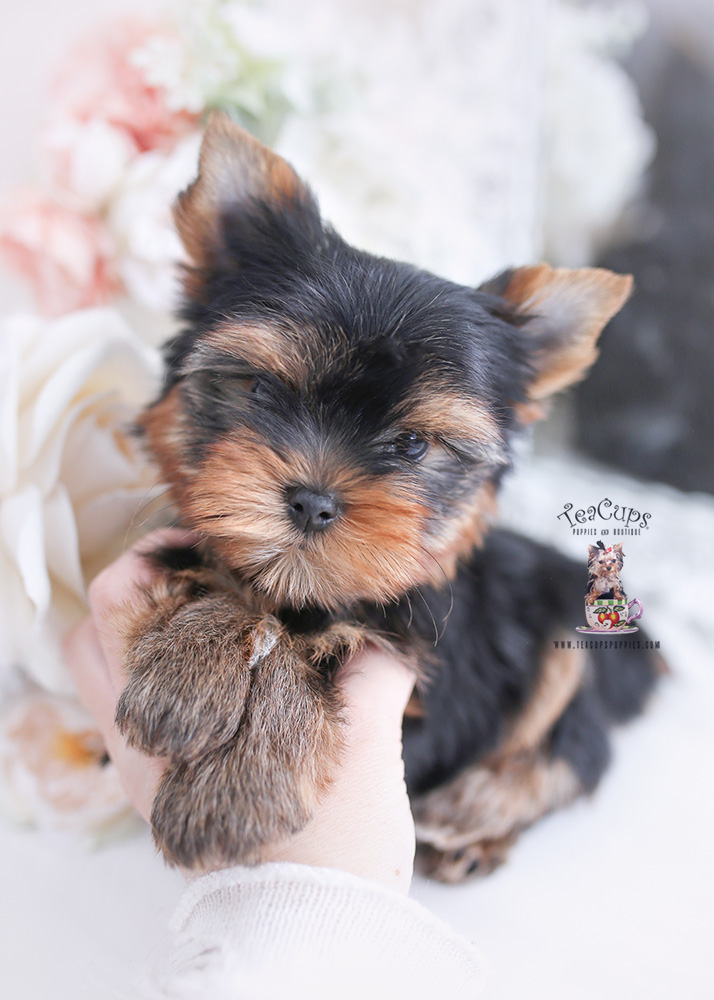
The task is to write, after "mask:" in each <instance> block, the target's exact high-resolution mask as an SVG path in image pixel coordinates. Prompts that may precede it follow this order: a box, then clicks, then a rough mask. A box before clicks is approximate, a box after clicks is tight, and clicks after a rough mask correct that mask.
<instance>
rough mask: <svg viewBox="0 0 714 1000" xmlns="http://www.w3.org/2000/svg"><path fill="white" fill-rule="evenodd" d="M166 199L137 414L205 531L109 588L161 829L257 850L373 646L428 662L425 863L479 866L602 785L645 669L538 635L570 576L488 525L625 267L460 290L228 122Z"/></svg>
mask: <svg viewBox="0 0 714 1000" xmlns="http://www.w3.org/2000/svg"><path fill="white" fill-rule="evenodd" d="M175 218H176V223H177V226H178V230H179V233H180V235H181V237H182V239H183V242H184V245H185V247H186V250H187V253H188V255H189V257H190V260H191V266H190V267H189V268H187V270H186V274H185V304H184V307H183V318H184V320H185V326H184V329H183V332H182V333H181V334H180V335H179V336H177V337H176V338H175V339H174V340H173V341H172V342H170V343H169V344H168V345H167V347H166V352H165V357H166V375H165V383H164V386H163V389H162V391H161V394H160V396H159V398H158V399H157V400H156V401H155V402H154V403H153V405H151V406H150V407H149V408H148V409H147V410H146V412H145V413H144V414H143V415H142V417H141V419H140V433H141V434H142V435H143V437H144V440H145V442H146V446H147V448H148V450H149V452H150V453H151V455H152V456H153V457H154V459H155V460H156V462H157V463H158V465H159V468H160V469H161V472H162V474H163V476H164V477H165V480H166V482H167V484H168V485H169V487H170V491H171V495H172V497H173V499H174V501H175V503H176V505H177V506H178V509H179V511H180V515H181V521H182V523H183V524H184V525H186V526H188V527H190V528H192V529H193V530H195V531H197V532H198V533H199V534H200V535H201V537H202V539H203V541H202V542H201V543H200V544H199V545H198V546H197V547H195V548H192V549H174V550H166V551H161V552H156V553H153V558H154V559H155V560H156V561H157V562H158V563H159V564H160V565H161V566H162V567H163V569H164V572H163V574H162V575H161V576H160V578H159V579H158V582H156V583H155V584H154V585H153V586H152V587H151V589H150V590H149V591H148V592H147V593H146V594H145V595H144V596H143V599H142V600H141V601H140V602H139V604H138V605H136V606H133V607H125V608H123V609H121V621H122V627H123V629H124V635H125V638H126V656H125V662H126V669H127V672H128V675H129V681H128V684H127V686H126V688H125V690H124V692H123V693H122V696H121V698H120V701H119V705H118V712H117V722H118V725H119V727H120V728H121V730H122V731H123V732H124V733H125V734H126V736H127V738H128V740H129V742H130V743H131V744H132V745H134V746H136V747H138V748H139V749H141V750H143V751H145V752H147V753H149V754H155V755H159V756H162V757H164V758H166V760H167V762H168V766H167V770H166V772H165V776H164V778H163V780H162V783H161V786H160V788H159V791H158V794H157V796H156V800H155V802H154V807H153V815H152V825H153V831H154V836H155V840H156V843H157V844H158V846H159V847H160V849H161V850H162V851H163V852H164V854H165V856H166V857H167V858H168V859H169V860H170V861H171V862H174V863H180V864H181V865H183V866H185V867H187V868H191V867H192V866H196V865H198V864H199V863H200V864H201V865H204V866H205V865H219V864H226V863H238V862H252V861H255V860H257V859H259V858H260V854H261V849H262V848H263V846H264V845H265V844H266V843H270V842H272V841H276V840H279V839H283V838H285V837H287V836H289V835H290V834H293V833H295V832H296V831H298V830H299V829H300V828H301V827H302V826H304V824H305V823H306V822H307V820H308V819H309V817H310V815H311V814H312V812H313V810H314V808H315V805H316V803H317V801H318V799H319V796H320V794H321V792H322V790H323V789H324V788H325V786H326V784H327V783H328V782H329V781H330V780H331V777H332V775H333V774H334V773H335V769H336V768H337V767H338V765H339V759H340V748H341V728H342V718H341V705H340V700H339V697H338V695H337V692H336V689H335V687H334V684H333V677H334V673H335V670H336V668H337V667H338V666H339V664H340V663H341V662H342V661H343V660H344V658H345V657H347V656H349V655H351V654H352V653H354V652H355V651H356V650H357V649H359V648H360V647H361V646H362V645H363V644H364V643H366V642H372V643H376V644H378V645H380V646H382V647H385V648H389V649H391V650H392V651H394V652H395V653H396V654H397V655H398V656H400V657H402V658H403V659H404V660H405V661H407V662H409V663H410V664H411V665H412V666H413V667H414V668H415V670H416V671H417V673H418V676H419V677H420V678H421V681H420V684H419V686H418V694H417V696H416V697H415V699H414V703H413V705H412V707H411V711H410V712H409V713H408V718H407V719H406V721H405V725H404V755H405V764H406V774H407V782H408V786H409V789H410V792H411V794H412V796H413V806H414V812H415V816H416V820H417V825H418V832H419V836H420V839H421V841H422V844H423V845H425V846H424V848H423V853H424V861H425V863H426V864H427V865H428V866H429V867H430V869H431V870H432V871H433V872H434V873H435V874H436V875H438V876H439V877H441V878H444V879H447V880H457V879H460V878H462V877H463V876H464V875H466V874H468V873H470V872H473V871H476V870H479V871H487V870H489V869H490V868H492V867H493V866H494V865H495V864H497V863H498V862H499V861H501V860H502V859H503V857H504V856H505V852H506V850H507V848H508V846H509V845H510V844H511V843H512V841H513V840H514V838H515V836H516V835H517V834H518V832H519V831H520V830H522V829H523V828H524V827H526V826H528V825H529V824H531V823H532V822H533V821H534V820H536V819H537V818H538V817H539V816H540V815H542V814H543V813H545V812H547V811H548V810H550V809H553V808H554V807H556V806H558V805H561V804H562V803H564V802H567V801H569V800H570V799H572V798H574V797H575V796H576V795H577V794H578V793H579V792H581V791H583V790H587V789H591V788H593V787H594V785H595V784H596V783H597V781H598V779H599V777H600V775H601V773H602V771H603V770H604V768H605V766H606V763H607V758H608V736H607V729H608V726H609V724H610V723H611V722H612V721H613V720H616V719H624V718H627V717H628V716H631V715H633V714H635V713H636V712H637V711H639V709H640V707H641V705H642V703H643V700H644V698H645V695H646V693H647V691H648V690H649V688H650V687H651V684H652V682H653V679H654V675H655V671H654V667H653V664H652V662H651V661H650V660H649V658H648V656H647V655H646V654H644V653H643V654H640V653H639V652H631V651H617V652H616V651H611V650H608V651H607V653H604V652H603V653H597V654H596V653H593V654H592V655H589V654H586V653H585V652H583V651H580V650H577V651H576V650H575V649H555V647H554V643H553V641H552V640H553V639H554V638H556V637H562V636H563V635H568V634H569V633H568V631H567V630H568V629H569V628H570V627H574V626H575V625H576V624H578V623H579V620H580V614H581V612H582V603H581V602H582V591H581V583H580V574H581V572H582V571H581V569H580V567H579V566H577V564H572V563H570V562H569V561H568V560H566V559H564V558H562V557H561V556H560V555H558V554H557V553H555V552H552V551H549V550H547V549H544V548H542V547H541V546H538V545H536V544H534V543H532V542H529V541H526V540H525V539H522V538H518V537H517V536H514V535H511V534H507V533H503V532H496V531H494V532H491V533H490V534H487V531H488V527H489V523H490V521H491V519H492V516H493V511H494V498H495V494H496V491H497V488H498V485H499V482H500V480H501V478H502V476H503V474H504V472H505V471H506V470H507V469H508V467H509V463H510V455H511V446H512V442H513V440H514V438H515V436H516V435H517V434H519V432H520V431H521V429H522V427H523V426H524V425H526V424H528V423H530V422H531V421H533V420H535V419H537V418H538V417H540V416H542V415H543V413H544V406H545V403H546V401H547V399H548V397H549V396H551V395H552V394H553V393H555V392H557V391H558V390H560V389H563V388H565V387H566V386H568V385H570V384H571V383H572V382H574V381H576V380H577V379H579V378H581V377H582V376H583V374H584V373H585V371H586V369H587V368H588V367H589V366H590V364H591V363H592V362H593V360H594V359H595V357H596V347H595V343H596V340H597V337H598V335H599V332H600V330H601V329H602V327H603V325H604V324H605V323H606V322H607V320H608V319H609V318H610V317H611V316H612V315H613V314H614V313H615V312H616V311H617V310H618V309H619V308H620V307H621V305H622V304H623V302H624V301H625V299H626V298H627V296H628V294H629V291H630V279H629V278H627V277H621V276H617V275H615V274H611V273H609V272H607V271H602V270H590V269H585V270H576V271H567V270H552V269H551V268H550V267H548V266H546V265H540V266H537V267H524V268H519V269H517V270H512V271H507V272H506V273H504V274H501V275H500V276H499V277H497V278H495V279H494V280H492V281H490V282H488V283H487V284H486V285H484V286H482V287H481V288H479V289H474V288H468V287H463V286H460V285H457V284H453V283H452V282H450V281H446V280H444V279H442V278H438V277H435V276H434V275H432V274H428V273H426V272H424V271H420V270H418V269H417V268H415V267H411V266H409V265H407V264H401V263H395V262H394V261H391V260H383V259H380V258H377V257H374V256H371V255H370V254H367V253H363V252H361V251H359V250H355V249H353V248H352V247H350V246H348V245H347V244H346V243H345V242H344V241H343V240H342V239H341V238H340V237H339V236H338V235H337V234H336V233H335V232H334V231H333V230H332V229H330V228H329V227H328V226H326V225H325V224H324V223H323V221H322V220H321V218H320V214H319V211H318V207H317V204H316V202H315V199H314V198H313V196H312V194H311V193H310V191H309V189H308V188H307V187H306V186H305V185H304V184H303V182H302V181H301V180H300V179H299V178H298V176H297V175H296V174H295V172H294V171H293V170H292V168H291V167H290V166H289V165H288V164H287V163H286V162H285V161H284V160H282V159H281V158H280V157H278V156H276V155H275V154H274V153H272V152H271V151H269V150H268V149H266V148H265V147H263V146H262V145H260V143H258V142H257V141H256V140H255V139H253V138H252V137H251V136H250V135H248V134H247V133H246V132H244V131H243V130H242V129H240V128H239V127H238V126H236V125H234V124H233V123H232V122H230V120H229V119H228V118H226V117H225V116H220V115H214V116H213V117H212V118H211V120H210V122H209V124H208V127H207V130H206V135H205V139H204V143H203V147H202V151H201V158H200V166H199V174H198V178H197V179H196V181H195V182H194V183H193V184H192V185H191V186H190V187H189V188H188V190H187V191H185V192H184V193H183V194H182V195H181V196H180V197H179V199H178V203H177V205H176V207H175Z"/></svg>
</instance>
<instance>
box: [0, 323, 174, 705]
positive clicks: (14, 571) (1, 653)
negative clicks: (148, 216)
mask: <svg viewBox="0 0 714 1000" xmlns="http://www.w3.org/2000/svg"><path fill="white" fill-rule="evenodd" d="M0 348H1V350H0V669H2V668H6V667H7V666H8V665H10V664H12V663H17V664H20V663H21V664H22V665H23V666H24V667H25V668H26V669H27V671H28V672H29V673H30V675H31V676H32V677H33V678H35V679H36V680H37V681H38V682H39V683H41V684H42V685H44V686H45V687H48V688H53V689H55V690H67V689H69V688H70V684H69V679H68V676H67V673H66V670H65V668H64V666H63V664H62V659H61V654H60V650H59V639H60V638H61V635H62V634H63V633H64V632H65V631H66V630H67V628H69V627H70V626H71V625H72V624H74V622H76V621H77V620H78V619H79V618H80V617H81V615H82V614H83V613H85V609H86V605H85V585H86V583H87V581H88V580H90V579H91V578H92V576H94V575H95V574H96V573H97V572H98V571H99V570H100V569H101V568H102V567H103V566H104V565H106V564H107V563H108V562H110V561H111V560H112V559H113V558H115V557H116V556H117V555H118V554H119V553H120V552H121V550H122V548H123V546H124V544H125V542H126V540H127V536H128V532H129V529H130V528H131V526H132V520H133V518H134V517H135V515H136V514H137V509H138V508H139V507H140V506H141V504H142V501H143V500H144V499H147V498H148V497H149V496H150V495H152V493H153V492H154V484H155V474H154V473H153V471H152V470H151V468H150V467H149V465H148V463H147V462H146V461H145V460H144V459H143V458H142V457H141V454H140V449H139V447H138V445H137V443H136V442H135V441H134V440H133V439H132V438H131V436H130V434H129V433H128V428H129V424H130V422H131V421H132V419H133V418H134V417H135V416H136V414H137V412H138V410H139V408H140V407H141V406H142V405H144V404H145V403H147V402H148V401H149V399H150V397H151V395H152V393H153V392H154V391H155V388H156V385H157V381H158V370H159V360H158V355H157V352H156V351H155V350H153V349H151V348H149V347H147V346H146V345H144V344H142V343H141V342H140V341H139V340H138V338H137V337H136V336H135V335H134V334H133V333H132V331H131V329H130V328H129V327H128V326H127V324H126V323H125V322H124V320H122V318H121V317H120V316H119V314H118V313H117V312H116V310H113V309H92V310H85V311H82V312H77V313H70V314H68V315H66V316H64V317H62V318H61V319H58V320H54V321H47V320H44V319H42V318H39V317H37V316H13V317H10V318H9V319H7V320H5V321H4V322H3V323H2V325H1V326H0Z"/></svg>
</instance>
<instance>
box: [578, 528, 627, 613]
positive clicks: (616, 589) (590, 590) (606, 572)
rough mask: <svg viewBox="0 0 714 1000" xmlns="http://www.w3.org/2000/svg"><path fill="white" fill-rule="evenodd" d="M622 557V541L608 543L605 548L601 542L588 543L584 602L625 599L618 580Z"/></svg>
mask: <svg viewBox="0 0 714 1000" xmlns="http://www.w3.org/2000/svg"><path fill="white" fill-rule="evenodd" d="M624 558H625V554H624V552H623V551H622V543H619V544H618V545H608V547H607V548H605V546H604V544H603V543H602V542H598V543H597V545H588V584H587V587H586V588H585V603H586V604H594V603H595V601H599V600H602V599H603V598H604V599H611V600H613V601H624V600H625V591H624V590H623V589H622V581H621V580H620V573H621V571H622V560H623V559H624Z"/></svg>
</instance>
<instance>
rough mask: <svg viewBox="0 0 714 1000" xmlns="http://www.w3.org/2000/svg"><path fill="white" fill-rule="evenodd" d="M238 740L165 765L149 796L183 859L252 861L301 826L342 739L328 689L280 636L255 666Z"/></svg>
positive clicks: (216, 863) (156, 827)
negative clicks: (189, 758)
mask: <svg viewBox="0 0 714 1000" xmlns="http://www.w3.org/2000/svg"><path fill="white" fill-rule="evenodd" d="M250 681H251V683H250V688H249V691H248V695H247V698H246V703H245V709H244V713H243V719H242V722H241V724H240V726H239V728H238V732H237V735H236V737H235V740H234V741H232V742H231V743H230V744H226V745H225V746H223V747H220V748H218V749H213V750H211V751H210V752H208V753H207V754H206V755H205V756H203V757H201V758H200V759H192V760H184V761H177V762H175V763H173V764H172V765H170V767H169V768H168V770H167V772H166V774H165V775H164V778H163V781H162V783H161V785H160V787H159V791H158V793H157V795H156V799H155V800H154V805H153V810H152V815H151V824H152V828H153V833H154V840H155V841H156V844H157V846H158V847H159V849H160V850H161V851H162V852H163V854H164V855H165V857H166V858H167V860H168V861H170V862H171V863H173V864H178V865H181V866H182V867H183V868H187V869H192V868H194V869H195V868H201V869H206V868H212V867H222V866H226V865H231V864H252V863H255V862H258V861H260V860H261V855H262V852H263V849H264V848H265V847H266V845H269V844H274V843H278V842H280V841H283V840H285V839H286V838H287V837H290V836H292V835H294V834H295V833H297V832H298V831H299V830H301V829H302V828H303V827H304V826H305V824H306V823H307V822H308V820H309V819H310V817H311V816H312V814H313V812H314V810H315V807H316V805H317V802H318V799H319V796H320V793H321V791H322V790H323V789H324V788H325V787H326V785H327V784H328V783H329V781H330V780H331V777H332V775H333V773H334V770H335V767H336V766H337V763H338V761H339V756H340V750H341V747H342V737H341V720H340V708H339V703H338V701H337V696H336V694H335V692H334V690H331V689H330V688H329V687H328V686H327V685H326V684H325V682H324V680H323V679H322V678H321V677H320V675H319V674H318V673H317V672H316V671H314V670H312V668H310V667H309V666H307V665H306V664H305V663H303V662H302V661H301V660H300V659H299V658H298V657H297V656H294V655H292V653H291V651H290V650H289V649H288V648H287V647H286V646H285V645H283V643H281V642H279V643H278V644H277V645H276V647H275V649H274V650H272V651H271V652H270V653H269V654H267V655H265V656H263V657H261V658H260V659H259V661H257V662H256V664H255V665H254V667H253V670H252V671H251V678H250Z"/></svg>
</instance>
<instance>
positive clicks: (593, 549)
mask: <svg viewBox="0 0 714 1000" xmlns="http://www.w3.org/2000/svg"><path fill="white" fill-rule="evenodd" d="M599 551H600V549H599V548H598V547H597V545H588V562H589V561H590V560H591V559H594V558H595V556H596V555H597V554H598V552H599Z"/></svg>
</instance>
